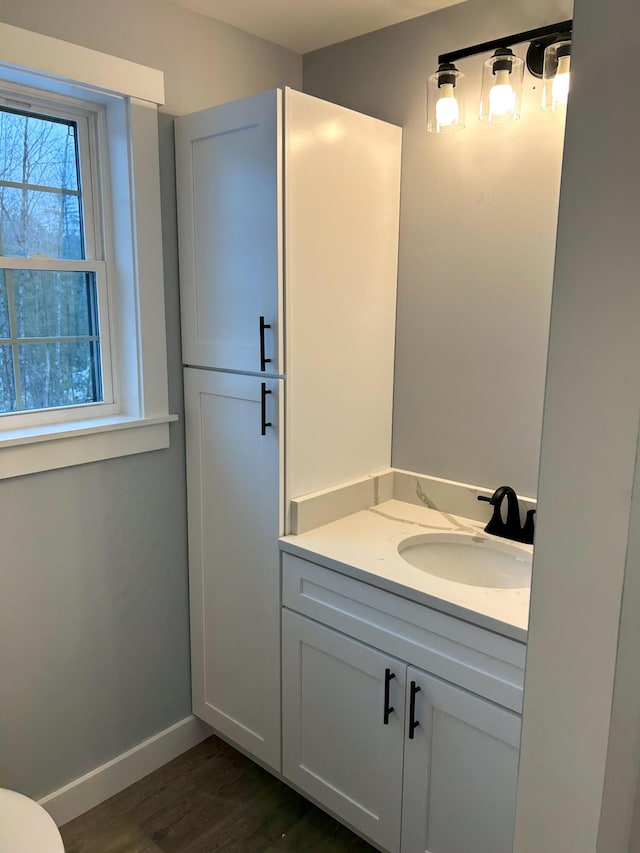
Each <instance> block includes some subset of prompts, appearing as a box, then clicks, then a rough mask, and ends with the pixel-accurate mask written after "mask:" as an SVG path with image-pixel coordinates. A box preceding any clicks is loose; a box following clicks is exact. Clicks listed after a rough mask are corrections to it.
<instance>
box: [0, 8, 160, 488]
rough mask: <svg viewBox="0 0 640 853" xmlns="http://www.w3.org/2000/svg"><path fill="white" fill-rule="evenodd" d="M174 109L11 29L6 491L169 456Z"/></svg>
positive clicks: (2, 310) (114, 65) (3, 94)
mask: <svg viewBox="0 0 640 853" xmlns="http://www.w3.org/2000/svg"><path fill="white" fill-rule="evenodd" d="M25 61H28V62H29V63H31V67H30V68H25V67H24V65H23V63H24V62H25ZM162 100H163V80H162V74H161V73H160V72H158V71H155V70H154V69H150V68H145V67H144V66H139V65H136V64H135V63H131V62H127V61H125V60H121V59H116V58H114V57H110V56H107V55H106V54H100V53H96V52H95V51H92V50H88V49H86V48H82V47H79V46H77V45H73V44H70V43H68V42H62V41H58V40H56V39H51V38H48V37H45V36H41V35H39V34H37V33H33V32H29V31H26V30H21V29H19V28H17V27H11V26H8V25H6V24H3V23H0V479H1V478H3V477H13V476H18V475H20V474H25V473H32V472H35V471H42V470H48V469H51V468H58V467H64V466H68V465H75V464H79V463H82V462H89V461H95V460H98V459H107V458H110V457H114V456H122V455H127V454H130V453H140V452H144V451H148V450H156V449H160V448H163V447H168V446H169V428H168V424H169V422H170V421H172V420H175V419H176V418H175V416H172V415H170V414H169V412H168V401H167V364H166V338H165V322H164V320H165V318H164V289H163V269H162V242H161V227H160V187H159V164H158V128H157V104H158V103H162Z"/></svg>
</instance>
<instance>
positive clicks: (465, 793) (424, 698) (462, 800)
mask: <svg viewBox="0 0 640 853" xmlns="http://www.w3.org/2000/svg"><path fill="white" fill-rule="evenodd" d="M412 682H413V683H414V684H415V685H416V686H417V687H419V688H420V691H419V692H418V693H417V694H416V697H415V715H414V717H415V720H416V721H418V722H419V725H418V726H417V728H415V730H414V732H413V738H412V739H410V738H409V727H410V723H411V713H410V711H409V713H408V715H407V738H406V741H405V754H404V785H403V813H402V814H403V818H402V853H512V849H513V827H514V819H515V804H516V785H517V776H518V750H519V744H520V717H519V716H518V715H517V714H513V713H512V712H511V711H507V710H506V709H504V708H500V707H499V706H497V705H493V704H492V703H491V702H488V701H486V700H484V699H481V698H479V697H478V696H474V695H473V694H471V693H467V692H466V691H465V690H462V689H460V688H458V687H454V686H453V685H451V684H447V683H446V682H444V681H440V680H439V679H437V678H433V677H432V676H429V675H427V674H425V673H424V672H422V671H421V670H419V669H415V668H413V667H409V669H408V673H407V706H408V707H409V706H410V704H411V688H412Z"/></svg>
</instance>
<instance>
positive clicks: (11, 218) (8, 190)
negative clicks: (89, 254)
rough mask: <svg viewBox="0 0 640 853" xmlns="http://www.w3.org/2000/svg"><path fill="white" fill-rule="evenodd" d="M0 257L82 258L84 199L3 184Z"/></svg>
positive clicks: (0, 192) (0, 196) (1, 192)
mask: <svg viewBox="0 0 640 853" xmlns="http://www.w3.org/2000/svg"><path fill="white" fill-rule="evenodd" d="M0 210H2V215H1V217H0V254H2V255H6V256H10V257H17V258H26V257H34V256H37V255H44V256H46V257H48V258H56V259H57V258H62V259H82V258H83V257H84V250H83V246H82V227H81V211H80V197H79V196H77V195H67V194H66V193H55V192H40V191H39V190H26V189H17V188H16V187H6V186H2V185H0Z"/></svg>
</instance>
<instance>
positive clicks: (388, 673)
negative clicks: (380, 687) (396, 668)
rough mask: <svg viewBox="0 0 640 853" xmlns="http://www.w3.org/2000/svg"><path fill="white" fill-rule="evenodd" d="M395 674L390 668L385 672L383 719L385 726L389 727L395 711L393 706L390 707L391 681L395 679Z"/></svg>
mask: <svg viewBox="0 0 640 853" xmlns="http://www.w3.org/2000/svg"><path fill="white" fill-rule="evenodd" d="M395 677H396V676H395V673H393V672H391V670H390V669H389V668H387V669H385V671H384V714H383V718H382V722H383V723H384V725H385V726H388V725H389V714H392V713H393V712H394V711H395V708H394V707H393V705H391V706H389V685H390V684H391V679H392V678H395Z"/></svg>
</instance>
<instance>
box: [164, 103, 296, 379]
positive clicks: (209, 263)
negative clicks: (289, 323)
mask: <svg viewBox="0 0 640 853" xmlns="http://www.w3.org/2000/svg"><path fill="white" fill-rule="evenodd" d="M281 112H282V110H281V93H280V92H279V91H277V90H273V91H270V92H265V93H264V94H261V95H257V96H255V97H252V98H247V99H245V100H242V101H236V102H234V103H231V104H223V105H222V106H218V107H213V108H211V109H209V110H204V111H202V112H199V113H195V114H193V115H190V116H182V117H180V118H178V119H176V125H175V127H176V177H177V194H178V225H179V238H180V294H181V308H182V349H183V361H184V362H185V364H188V365H195V366H204V367H217V368H224V369H231V370H238V371H244V372H253V373H256V372H260V371H261V370H262V368H263V367H264V372H265V373H267V374H269V373H270V374H277V373H282V372H283V370H282V364H281V362H282V359H281V352H280V349H281V347H280V339H281V333H280V332H281V330H280V315H281V312H280V307H281V303H282V263H281V256H282V229H281V190H280V187H281V171H282V167H281V160H282V156H281V150H282V145H281V138H282V130H281ZM261 316H262V317H264V318H265V320H264V322H265V323H266V324H267V325H270V326H271V328H270V329H267V330H265V332H264V356H265V358H266V359H270V361H267V362H266V364H264V365H263V364H262V363H261V357H260V356H261V353H260V326H259V318H260V317H261Z"/></svg>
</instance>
